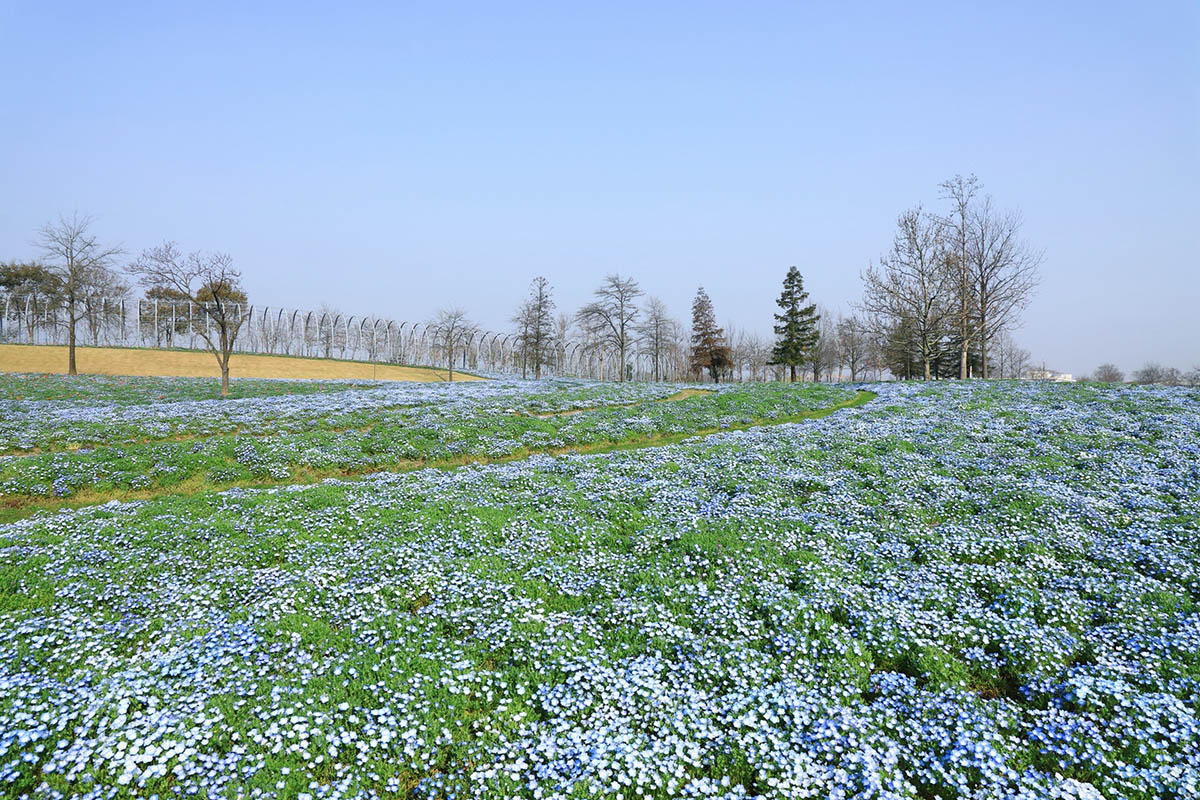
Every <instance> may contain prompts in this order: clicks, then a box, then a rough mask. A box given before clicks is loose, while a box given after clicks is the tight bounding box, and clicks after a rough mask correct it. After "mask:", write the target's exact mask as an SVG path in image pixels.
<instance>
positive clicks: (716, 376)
mask: <svg viewBox="0 0 1200 800" xmlns="http://www.w3.org/2000/svg"><path fill="white" fill-rule="evenodd" d="M731 363H732V359H731V358H730V353H729V345H728V344H727V343H726V342H725V331H724V329H722V328H719V327H717V315H716V312H714V311H713V304H712V300H709V299H708V293H707V292H705V291H704V287H703V286H701V287H700V288H699V290H697V291H696V299H695V300H693V301H692V370H693V371H694V372H696V373H697V374H699V373H700V372H701V371H702V370H705V369H707V370H708V374H709V375H711V376H712V379H713V383H720V382H721V370H723V369H726V368H727V367H729V365H730V364H731Z"/></svg>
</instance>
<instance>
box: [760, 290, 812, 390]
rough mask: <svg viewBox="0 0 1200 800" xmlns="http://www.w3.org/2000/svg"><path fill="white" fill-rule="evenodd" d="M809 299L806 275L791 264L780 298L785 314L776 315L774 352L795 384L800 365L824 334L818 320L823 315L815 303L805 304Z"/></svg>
mask: <svg viewBox="0 0 1200 800" xmlns="http://www.w3.org/2000/svg"><path fill="white" fill-rule="evenodd" d="M807 300H808V292H806V291H805V290H804V278H802V277H801V276H800V270H798V269H796V268H795V267H790V268H789V269H788V272H787V276H786V277H784V279H783V292H782V293H780V295H779V299H778V300H777V301H776V303H777V304H778V305H779V310H780V312H781V313H779V314H776V315H775V323H776V324H775V335H776V336H777V337H778V339H776V341H775V349H774V350H773V351H772V353H771V363H772V364H781V365H786V366H787V367H789V368H790V373H791V380H792V382H793V383H794V382H795V381H796V367H797V366H799V365H801V364H803V363H805V361H806V359H807V357H808V354H809V352H810V351H811V350H812V348H814V347H815V346H816V344H817V339H818V337H819V335H820V334H819V333H818V331H817V321H818V320H819V319H820V318H821V316H820V315H819V314H818V313H817V306H816V304H815V303H810V304H808V305H805V301H807Z"/></svg>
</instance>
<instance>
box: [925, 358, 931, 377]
mask: <svg viewBox="0 0 1200 800" xmlns="http://www.w3.org/2000/svg"><path fill="white" fill-rule="evenodd" d="M924 360H925V380H929V378H930V372H929V357H928V356H926V357H925V359H924Z"/></svg>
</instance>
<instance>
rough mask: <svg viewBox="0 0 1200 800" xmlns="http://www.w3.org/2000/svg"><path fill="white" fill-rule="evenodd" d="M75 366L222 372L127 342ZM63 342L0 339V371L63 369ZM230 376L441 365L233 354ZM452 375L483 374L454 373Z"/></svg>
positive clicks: (365, 373) (423, 374)
mask: <svg viewBox="0 0 1200 800" xmlns="http://www.w3.org/2000/svg"><path fill="white" fill-rule="evenodd" d="M75 360H76V364H77V366H78V368H79V372H81V373H88V374H93V375H182V376H189V377H197V378H210V377H211V378H216V377H220V374H221V373H220V370H219V369H218V368H217V359H216V357H214V356H213V355H212V354H211V353H208V352H191V351H180V350H152V349H147V350H141V349H135V348H126V347H80V348H77V349H76V351H75ZM66 371H67V348H66V347H65V346H57V345H27V344H0V372H54V373H66ZM229 375H230V377H233V378H308V379H346V378H360V379H361V378H365V379H368V380H387V381H444V380H446V371H445V370H433V369H429V368H427V367H400V366H396V365H394V364H364V363H361V362H357V361H335V360H332V359H324V358H293V357H290V356H260V355H243V354H235V355H234V356H233V358H232V359H231V360H230V362H229ZM454 380H456V381H459V380H463V381H477V380H482V379H481V378H477V377H475V376H473V375H463V374H461V373H458V372H455V373H454Z"/></svg>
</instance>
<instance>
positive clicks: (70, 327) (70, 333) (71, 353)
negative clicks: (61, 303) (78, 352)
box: [67, 299, 79, 375]
mask: <svg viewBox="0 0 1200 800" xmlns="http://www.w3.org/2000/svg"><path fill="white" fill-rule="evenodd" d="M67 374H68V375H78V374H79V373H78V371H77V370H76V369H75V301H74V299H72V300H71V301H70V302H69V303H68V304H67Z"/></svg>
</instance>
